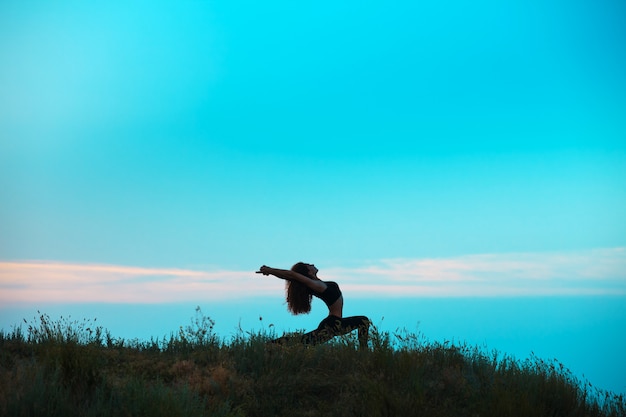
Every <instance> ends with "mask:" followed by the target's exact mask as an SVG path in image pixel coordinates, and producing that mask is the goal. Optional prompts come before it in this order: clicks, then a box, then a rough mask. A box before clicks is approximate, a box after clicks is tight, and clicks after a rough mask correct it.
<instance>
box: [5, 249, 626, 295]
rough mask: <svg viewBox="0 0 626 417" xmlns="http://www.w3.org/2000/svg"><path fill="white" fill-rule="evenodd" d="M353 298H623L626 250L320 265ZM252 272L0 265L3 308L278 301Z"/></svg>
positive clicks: (276, 291)
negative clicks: (234, 300) (270, 297)
mask: <svg viewBox="0 0 626 417" xmlns="http://www.w3.org/2000/svg"><path fill="white" fill-rule="evenodd" d="M320 277H321V278H322V279H326V280H336V281H338V282H340V284H341V286H342V289H343V291H344V293H345V294H350V297H362V298H367V297H380V296H384V297H459V296H487V297H488V296H533V295H534V296H547V295H563V296H568V295H603V294H604V295H626V248H611V249H595V250H588V251H577V252H559V253H518V254H483V255H468V256H460V257H455V258H440V259H390V260H383V261H379V262H375V263H374V262H373V263H370V264H368V265H365V266H361V267H356V268H342V267H330V268H322V270H321V271H320ZM282 292H283V282H282V281H281V280H277V279H272V278H267V277H262V276H260V275H257V274H255V273H254V271H226V270H218V271H199V270H191V269H176V268H142V267H129V266H119V265H97V264H74V263H59V262H41V261H39V262H35V261H28V262H0V303H2V304H3V305H7V304H16V303H20V304H22V303H27V304H31V303H44V302H45V303H83V302H105V303H164V302H181V301H183V302H184V301H189V302H192V301H206V300H228V299H235V298H252V297H266V296H279V295H281V294H282Z"/></svg>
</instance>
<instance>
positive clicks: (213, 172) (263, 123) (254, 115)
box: [0, 0, 626, 389]
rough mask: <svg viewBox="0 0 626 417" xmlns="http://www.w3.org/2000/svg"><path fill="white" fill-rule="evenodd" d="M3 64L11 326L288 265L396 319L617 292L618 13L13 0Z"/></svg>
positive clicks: (193, 293)
mask: <svg viewBox="0 0 626 417" xmlns="http://www.w3.org/2000/svg"><path fill="white" fill-rule="evenodd" d="M128 3H132V4H128ZM0 63H1V64H0V287H1V289H2V294H0V300H1V301H2V302H3V303H7V302H9V301H11V300H19V303H22V304H21V306H20V310H19V311H20V312H23V311H24V310H21V309H22V308H24V306H25V305H26V306H31V307H33V308H36V307H37V306H38V305H39V304H38V303H41V302H43V301H46V302H49V303H55V302H56V303H57V304H58V303H77V302H79V301H80V300H82V301H83V302H86V303H91V302H93V303H96V302H100V303H105V304H106V303H111V302H113V301H114V300H115V298H112V297H120V300H118V301H119V302H122V303H126V304H127V305H129V306H130V305H133V306H134V305H137V304H141V303H164V302H168V301H172V302H173V301H175V302H178V303H186V302H187V303H192V302H196V301H197V302H200V301H202V300H203V297H206V299H210V300H213V301H215V300H217V299H226V300H231V299H232V298H233V297H236V296H238V295H242V294H243V292H245V291H248V292H247V293H245V294H244V295H245V296H246V297H248V296H250V295H251V294H253V293H254V294H257V295H263V296H267V297H269V296H270V295H271V294H274V295H275V296H277V297H280V296H281V295H282V286H281V283H280V282H279V283H270V282H269V281H259V280H258V277H256V276H254V274H252V271H254V270H256V268H258V266H259V265H261V264H269V265H272V266H276V267H289V266H291V265H292V264H293V263H294V262H296V261H300V260H303V261H307V262H314V263H315V264H316V265H317V266H318V267H319V268H320V276H322V278H324V277H329V278H333V279H336V280H337V281H340V282H341V283H342V288H343V289H344V293H346V299H348V298H349V296H348V295H349V294H353V296H354V297H356V298H358V297H362V299H363V300H364V299H366V298H367V297H369V299H371V298H373V297H377V296H378V299H380V300H387V302H388V303H389V305H390V306H391V305H393V303H392V302H391V301H390V300H393V299H394V297H404V298H407V297H408V298H409V299H410V297H417V296H419V295H426V296H436V297H446V296H454V297H460V296H462V295H464V294H465V295H472V296H487V297H494V296H508V297H514V296H526V295H535V296H546V295H559V296H572V295H590V296H597V295H600V294H603V295H607V294H610V295H618V296H624V294H626V250H625V249H624V248H625V247H626V221H625V219H626V3H624V2H623V1H617V0H614V1H611V0H599V1H560V0H548V1H546V0H541V1H540V0H525V1H521V0H519V1H517V0H513V1H508V2H501V1H484V0H478V1H471V2H470V1H419V2H415V1H391V2H371V1H332V2H330V1H329V2H327V1H317V2H308V3H307V2H294V1H272V2H238V1H171V2H166V1H150V2H99V1H91V2H70V1H65V2H63V1H58V2H54V4H52V3H50V2H44V1H28V2H25V1H12V0H5V1H2V2H1V3H0ZM324 273H326V275H324ZM262 285H267V287H261V286H262ZM263 288H265V289H263ZM244 289H245V291H244ZM239 291H241V292H239ZM264 291H266V292H264ZM168 297H169V298H168ZM42 300H43V301H42ZM237 302H241V300H239V301H237ZM403 302H406V300H404V301H403ZM618 304H619V303H618ZM259 305H260V304H259ZM347 305H348V304H347ZM402 305H404V306H405V307H403V308H406V304H402ZM520 305H521V304H520ZM563 305H571V304H568V303H564V304H563ZM586 305H589V306H596V305H597V304H596V303H595V302H589V303H588V304H586ZM612 305H613V304H612ZM362 306H365V307H363V308H365V309H367V307H366V305H365V304H362ZM223 308H226V307H223ZM276 308H277V310H278V309H280V314H281V315H285V316H286V314H287V313H286V311H284V306H283V305H277V306H276ZM376 308H378V307H376ZM390 308H391V309H393V307H390ZM485 308H487V307H485ZM498 308H501V307H498ZM590 309H591V307H590ZM322 310H323V308H321V307H320V306H317V309H316V312H317V314H318V315H323V314H324V312H323V311H322ZM15 311H18V310H15ZM15 311H14V312H15ZM187 311H189V312H192V311H193V309H192V308H190V309H187V310H185V314H187ZM370 311H377V312H378V311H379V310H376V309H375V308H374V307H372V310H370ZM350 313H354V314H366V313H367V312H366V311H354V312H352V311H351V312H350ZM398 313H400V311H399V310H398V311H395V314H398ZM393 314H394V312H393V311H390V314H389V316H393ZM420 314H421V312H420ZM493 314H496V313H494V312H493V311H492V312H487V313H485V314H484V315H480V314H474V315H473V316H472V317H475V318H477V319H478V318H479V317H482V318H480V320H483V319H484V317H485V316H490V315H493ZM538 314H539V315H541V314H540V313H538ZM612 314H613V316H612V319H611V320H612V321H611V323H618V322H620V323H621V322H626V307H622V308H621V309H619V308H618V309H617V311H616V312H615V311H613V313H612ZM230 315H231V316H233V317H234V315H233V314H230ZM559 317H561V316H559ZM318 319H321V317H314V318H312V319H311V320H313V321H315V322H316V321H317V320H318ZM422 319H423V320H425V326H426V328H428V323H427V322H428V318H427V317H426V318H424V317H422ZM138 320H139V319H138ZM277 320H278V319H277ZM559 320H562V318H561V319H559ZM620 320H621V321H620ZM413 322H414V320H411V323H410V325H412V324H413ZM607 323H608V322H607ZM0 324H1V323H0ZM311 325H314V324H311ZM307 326H308V327H310V325H309V324H307ZM554 326H556V327H555V328H558V327H559V326H560V324H559V322H557V321H555V322H554ZM607 326H608V325H607ZM591 327H593V326H592V325H589V326H588V328H591ZM469 328H471V326H469ZM596 328H598V329H599V328H603V329H604V328H605V327H601V326H596ZM606 328H607V330H606V331H607V334H610V333H611V332H612V330H610V326H609V327H606ZM169 330H171V329H169V328H168V329H164V330H163V333H166V332H167V331H169ZM485 332H486V333H489V331H488V330H485ZM157 336H158V335H157ZM540 339H541V338H540ZM540 339H537V340H540ZM541 340H543V339H541ZM615 342H616V343H617V345H616V346H624V343H626V342H625V341H624V340H623V339H619V340H616V341H615ZM557 354H558V352H557ZM582 356H584V355H582V354H581V357H582ZM609 356H610V355H609V354H607V357H609ZM620 360H621V359H620ZM605 365H606V367H607V368H606V369H608V371H607V372H609V371H610V370H611V365H610V363H608V362H607V364H605ZM594 366H595V365H594ZM623 368H624V367H623V366H622V368H619V369H617V371H615V372H617V374H619V373H620V372H621V374H623V372H622V371H625V369H623ZM617 374H616V375H617ZM613 378H614V380H615V381H617V380H619V378H620V377H619V376H614V377H613ZM612 383H613V382H612ZM614 383H615V384H619V382H614ZM616 386H618V387H624V389H626V386H624V385H623V384H622V385H616ZM619 389H622V388H619Z"/></svg>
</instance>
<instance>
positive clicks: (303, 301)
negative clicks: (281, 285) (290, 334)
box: [285, 262, 317, 314]
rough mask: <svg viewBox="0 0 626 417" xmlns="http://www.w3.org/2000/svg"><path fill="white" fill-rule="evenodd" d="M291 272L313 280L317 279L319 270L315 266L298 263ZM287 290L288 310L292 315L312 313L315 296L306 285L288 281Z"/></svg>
mask: <svg viewBox="0 0 626 417" xmlns="http://www.w3.org/2000/svg"><path fill="white" fill-rule="evenodd" d="M291 270H292V271H293V272H297V273H298V274H301V275H304V276H306V277H309V278H311V279H317V268H315V265H310V264H306V263H304V262H298V263H297V264H295V265H294V266H292V267H291ZM285 290H286V293H287V308H288V309H289V311H290V312H291V313H292V314H306V313H308V312H310V311H311V300H312V298H313V296H312V295H311V291H309V289H308V287H307V286H306V285H304V284H302V283H300V282H297V281H287V282H286V283H285Z"/></svg>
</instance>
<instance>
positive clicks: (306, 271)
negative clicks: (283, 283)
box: [291, 262, 318, 279]
mask: <svg viewBox="0 0 626 417" xmlns="http://www.w3.org/2000/svg"><path fill="white" fill-rule="evenodd" d="M291 270H292V271H293V272H297V273H299V274H302V275H304V276H306V277H309V278H311V279H317V271H318V269H317V268H316V267H315V265H313V264H307V263H304V262H298V263H297V264H295V265H294V266H292V267H291Z"/></svg>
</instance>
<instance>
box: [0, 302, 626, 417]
mask: <svg viewBox="0 0 626 417" xmlns="http://www.w3.org/2000/svg"><path fill="white" fill-rule="evenodd" d="M24 325H25V326H26V329H25V330H24V329H23V326H19V327H16V328H14V329H13V330H12V331H11V332H3V331H0V415H2V416H110V415H118V416H141V415H146V416H233V417H234V416H292V415H300V416H397V415H403V416H422V415H425V416H435V417H436V416H455V417H463V416H468V417H473V416H499V417H500V416H573V417H576V416H586V417H594V416H603V417H609V416H626V402H625V401H624V398H623V397H622V396H621V395H616V394H613V393H610V392H606V391H600V390H597V389H595V388H594V387H592V386H591V385H590V384H589V383H588V382H581V381H578V380H577V379H576V378H575V377H574V376H573V375H572V374H571V372H570V371H568V370H567V369H566V368H565V367H564V366H563V365H562V364H560V363H558V362H557V361H544V360H542V359H540V358H537V357H531V358H529V359H526V360H523V361H520V360H517V359H515V358H513V357H510V356H506V355H502V354H500V353H499V352H496V351H493V352H485V351H484V349H480V348H477V347H472V346H467V345H464V344H454V343H449V342H443V343H429V342H426V341H425V340H424V339H423V338H422V337H421V336H420V335H415V334H411V333H408V332H406V331H396V332H392V333H389V332H381V331H379V330H378V329H377V328H376V327H373V328H372V329H371V337H370V348H369V349H368V350H359V349H358V348H357V346H358V341H357V340H356V337H355V336H354V335H352V336H348V337H343V338H336V339H335V340H334V341H332V342H330V343H327V344H324V345H319V346H314V347H305V346H302V345H300V344H294V345H290V346H276V345H268V344H267V343H266V342H267V341H268V340H270V339H271V338H272V337H274V336H275V335H273V334H272V333H271V332H270V333H267V332H260V333H246V332H244V331H240V332H239V334H237V335H236V336H234V337H232V338H231V339H229V340H223V339H221V338H219V337H218V336H217V335H216V334H215V333H214V332H213V325H214V322H213V321H212V320H211V319H210V318H208V317H206V316H204V315H203V314H202V312H201V311H200V309H199V308H198V309H196V316H195V317H194V318H193V319H192V320H191V324H190V325H188V326H185V327H181V328H180V329H178V331H177V332H174V333H172V334H171V335H170V336H169V337H164V338H162V339H151V340H150V341H140V340H124V339H119V338H114V337H113V336H112V335H111V334H110V333H109V332H108V331H105V330H104V329H102V328H101V327H99V326H97V325H96V320H83V321H81V322H78V321H71V320H70V319H63V318H61V319H60V320H59V321H57V322H53V321H51V320H50V318H49V317H48V316H47V315H45V314H41V315H40V316H39V317H38V318H36V319H35V320H34V321H33V322H31V323H28V322H26V321H25V322H24Z"/></svg>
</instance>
